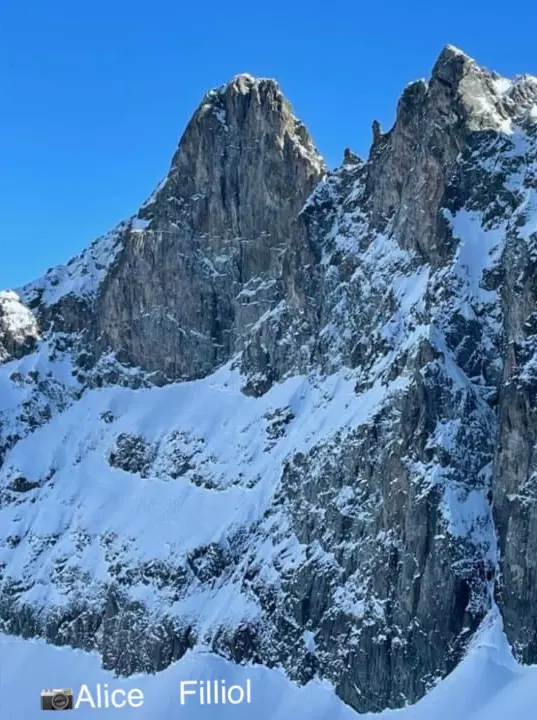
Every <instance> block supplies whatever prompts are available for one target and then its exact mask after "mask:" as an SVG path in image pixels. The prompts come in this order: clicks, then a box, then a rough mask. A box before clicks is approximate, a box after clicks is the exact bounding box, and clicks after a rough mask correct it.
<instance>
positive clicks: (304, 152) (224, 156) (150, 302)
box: [94, 75, 325, 379]
mask: <svg viewBox="0 0 537 720" xmlns="http://www.w3.org/2000/svg"><path fill="white" fill-rule="evenodd" d="M324 172H325V167H324V163H323V161H322V159H321V157H320V155H319V153H318V152H317V150H316V149H315V147H314V145H313V142H312V140H311V138H310V136H309V134H308V132H307V130H306V128H305V126H304V125H303V123H301V122H300V121H299V120H298V119H297V118H296V117H295V115H294V113H293V111H292V108H291V106H290V104H289V103H288V102H287V100H286V99H285V98H284V96H283V95H282V93H281V91H280V89H279V87H278V85H277V83H276V82H275V81H273V80H267V79H255V78H253V77H252V76H250V75H238V76H236V77H235V78H234V79H233V80H232V81H231V82H230V83H228V84H227V85H223V86H221V87H219V88H216V89H214V90H211V91H210V92H209V93H207V94H206V95H205V97H204V98H203V100H202V102H201V104H200V106H199V108H198V109H197V110H196V112H195V113H194V115H193V117H192V119H191V121H190V122H189V123H188V126H187V128H186V130H185V132H184V134H183V137H182V138H181V141H180V143H179V147H178V149H177V152H176V153H175V155H174V157H173V160H172V163H171V168H170V171H169V174H168V176H167V178H166V180H165V181H164V182H163V183H161V185H160V186H159V188H158V189H157V191H156V192H155V193H154V194H153V195H152V196H151V198H150V199H149V201H148V202H147V203H145V205H144V206H143V208H142V209H141V211H140V213H139V215H138V217H137V218H136V219H135V221H134V223H133V225H132V226H131V228H130V229H129V230H128V231H127V233H126V234H125V237H124V242H123V248H122V250H121V252H120V253H119V255H118V256H117V260H116V262H115V263H114V265H113V267H112V268H111V269H110V272H109V273H108V274H107V276H106V278H105V280H104V282H103V284H102V286H101V291H100V294H99V297H98V301H97V302H98V307H99V311H98V313H97V316H96V317H97V319H98V320H97V327H96V328H95V331H94V332H95V336H96V337H98V338H99V343H100V344H101V348H102V350H103V351H104V350H106V349H110V348H111V349H112V350H113V351H114V352H115V353H117V355H118V357H120V358H121V359H122V360H124V361H126V362H129V363H132V364H134V365H137V366H141V367H143V368H144V369H147V370H151V371H153V370H155V371H159V372H161V373H162V372H164V373H165V375H166V377H167V378H170V379H176V378H178V377H181V378H187V377H197V376H199V375H203V374H206V373H207V372H209V371H211V370H212V369H214V368H215V367H216V366H217V365H218V364H220V363H222V362H223V361H225V360H227V359H229V358H230V357H231V355H232V354H233V353H234V352H236V351H237V350H238V349H240V347H241V343H242V338H243V337H244V336H245V333H247V331H248V329H249V327H251V326H252V325H253V324H254V323H255V322H256V321H257V320H258V319H259V317H260V316H261V315H262V314H263V312H265V311H266V310H267V309H268V308H269V307H270V306H271V305H272V304H273V303H274V302H275V300H276V298H277V296H278V292H279V290H278V280H279V276H280V264H281V257H282V253H283V252H284V250H285V248H286V247H287V246H288V245H289V244H290V243H291V242H292V241H293V239H294V242H297V243H299V244H300V242H301V240H300V238H301V237H302V238H303V237H304V227H303V223H302V221H301V220H300V219H299V214H300V211H301V209H302V206H303V204H304V202H305V200H306V198H307V197H308V195H309V194H310V192H311V191H312V190H313V188H314V187H315V185H316V184H317V182H318V181H319V180H320V179H321V177H322V175H323V174H324ZM157 347H160V348H161V350H160V351H159V350H157V349H156V348H157Z"/></svg>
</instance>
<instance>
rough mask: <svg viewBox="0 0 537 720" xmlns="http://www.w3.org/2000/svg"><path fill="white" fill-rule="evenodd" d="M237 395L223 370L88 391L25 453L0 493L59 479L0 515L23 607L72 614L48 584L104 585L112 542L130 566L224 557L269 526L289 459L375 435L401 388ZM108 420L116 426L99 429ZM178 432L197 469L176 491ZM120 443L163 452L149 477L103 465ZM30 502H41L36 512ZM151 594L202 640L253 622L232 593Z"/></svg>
mask: <svg viewBox="0 0 537 720" xmlns="http://www.w3.org/2000/svg"><path fill="white" fill-rule="evenodd" d="M240 385H241V377H240V376H239V375H238V374H237V373H235V372H232V371H230V370H229V368H228V367H225V368H222V369H221V370H219V371H217V372H216V373H214V374H213V375H211V376H209V377H207V378H205V379H203V380H197V381H193V382H184V383H180V384H176V385H169V386H166V387H163V388H150V389H141V390H131V389H126V388H120V387H110V388H104V389H97V390H90V391H87V392H86V393H85V394H84V395H83V396H82V398H81V399H80V400H79V401H78V402H76V403H74V404H72V405H71V406H70V407H68V408H67V409H66V410H65V412H63V413H61V414H59V415H55V416H54V417H53V418H52V419H51V420H50V421H49V422H48V423H46V425H44V426H43V427H41V428H39V429H37V430H35V432H33V433H32V434H31V435H29V436H27V437H25V438H24V439H22V440H21V441H19V442H18V443H17V445H16V446H15V447H14V448H13V449H12V450H11V451H10V452H9V453H8V455H7V457H6V460H5V463H4V465H3V467H2V470H1V471H0V486H1V485H5V484H9V483H10V482H11V479H12V478H13V477H16V476H18V475H22V476H24V477H27V478H30V479H32V480H35V481H37V480H40V481H42V482H43V479H44V478H46V477H50V475H51V473H52V472H54V474H53V477H52V479H51V480H50V481H49V482H43V484H42V485H41V487H40V488H39V489H37V490H33V491H31V492H29V493H25V499H26V502H25V503H24V504H16V505H6V506H4V507H3V508H2V509H0V545H2V547H1V549H0V562H2V561H5V563H6V566H5V568H4V573H5V575H6V576H11V577H14V578H20V577H23V578H29V579H31V582H32V583H35V584H36V587H34V588H33V590H31V592H30V593H29V594H27V595H24V596H23V597H22V599H23V600H28V601H31V602H32V603H42V602H44V603H46V604H50V603H52V602H54V603H59V604H62V603H63V602H64V601H67V597H66V598H64V599H63V600H62V597H61V596H60V594H59V591H57V590H56V589H53V588H52V585H51V584H50V574H51V572H52V571H53V568H54V567H55V565H56V564H57V562H58V561H59V560H60V559H61V558H68V563H67V565H68V567H70V568H73V569H76V570H77V572H78V571H80V572H83V573H86V572H87V573H89V576H90V577H91V578H93V579H94V580H95V581H96V582H97V583H98V582H105V581H106V580H107V579H108V577H107V572H108V569H107V567H108V566H107V563H106V562H105V560H104V549H103V547H102V538H103V537H105V536H107V535H108V536H109V535H111V534H114V533H115V534H117V536H118V537H119V538H121V542H122V543H123V545H122V546H121V548H120V550H121V552H122V554H123V557H125V558H128V561H129V562H132V563H133V564H136V563H137V562H143V561H144V560H149V559H161V560H166V561H169V562H172V564H173V563H174V562H175V563H176V564H177V563H179V564H181V561H182V559H183V558H184V557H185V553H187V552H188V551H190V550H192V549H194V548H196V547H199V546H202V545H207V544H209V543H211V542H224V543H225V540H226V538H227V537H229V535H230V533H232V532H233V531H234V530H235V529H239V528H242V527H245V526H250V525H251V524H252V523H255V522H256V521H258V520H260V519H261V518H262V517H263V514H264V511H265V509H266V508H267V507H268V505H269V503H270V501H271V499H272V497H273V494H274V492H275V491H276V489H277V487H278V482H279V478H280V473H281V468H282V465H283V462H284V460H285V459H286V458H287V457H289V456H290V455H292V454H294V453H296V452H298V451H302V452H307V451H308V450H309V449H310V448H312V447H313V446H314V445H316V444H318V443H319V442H320V441H321V440H322V439H323V438H329V437H331V436H332V435H333V434H334V433H336V432H337V431H338V430H340V429H342V430H344V429H346V428H349V429H350V428H355V427H356V426H357V425H359V424H361V423H367V422H368V421H369V419H370V418H371V416H372V414H373V413H374V412H375V411H376V410H377V409H378V408H379V407H380V405H381V404H382V403H383V402H384V401H385V400H386V399H387V398H388V397H390V396H391V395H392V394H393V393H398V392H400V391H401V390H402V389H403V387H404V382H403V381H402V380H400V379H398V380H395V381H394V382H393V383H391V384H385V385H382V384H381V383H380V382H378V383H375V384H374V385H373V386H372V387H371V388H369V389H368V390H367V391H365V392H363V393H362V394H360V395H356V393H355V392H354V378H353V376H352V373H351V374H349V375H348V376H347V375H346V374H345V373H344V372H340V373H336V374H334V375H332V376H329V377H326V378H324V379H322V378H316V377H315V376H311V377H303V376H297V377H293V378H290V379H288V380H286V381H285V382H283V383H281V384H278V385H275V386H274V387H273V388H272V389H271V390H270V391H269V392H268V393H267V394H266V395H265V396H263V397H262V398H258V399H256V398H252V397H248V396H245V395H244V394H243V393H242V392H241V391H240ZM279 408H284V409H288V410H290V411H291V412H292V413H293V414H294V418H293V419H292V420H291V421H290V423H289V425H288V428H287V432H286V433H285V434H284V436H283V437H281V438H280V439H279V440H278V442H277V443H271V444H270V445H269V444H268V438H267V434H266V425H267V420H266V419H265V415H266V414H267V413H269V412H273V411H274V410H277V409H279ZM105 413H111V415H112V416H113V417H114V418H115V420H113V421H112V422H110V423H106V422H104V421H100V420H99V418H100V417H102V416H103V415H104V414H105ZM174 432H176V433H182V435H181V438H182V439H181V442H180V443H179V445H177V446H174V447H177V448H178V449H180V450H182V451H184V452H185V453H186V454H188V455H192V458H193V459H192V463H193V465H194V469H193V470H188V471H187V472H186V473H185V474H184V475H183V476H181V477H178V478H176V479H172V478H171V477H170V475H169V472H168V468H166V465H167V464H168V466H169V462H168V460H167V458H169V453H168V451H167V447H168V446H169V444H170V442H171V436H172V434H173V433H174ZM122 433H129V434H135V435H137V436H142V437H143V438H144V439H145V440H146V441H147V442H148V443H150V444H151V445H152V446H153V447H155V448H158V451H157V457H156V460H155V462H154V463H153V465H152V469H151V470H150V472H149V473H148V475H147V477H142V476H141V475H139V474H133V473H129V472H125V471H123V470H121V469H119V468H117V467H112V466H111V465H110V464H109V462H108V455H109V453H110V451H111V450H112V449H113V448H114V446H115V443H116V438H117V437H118V436H119V435H120V434H122ZM267 450H270V452H268V451H267ZM194 473H199V474H200V475H201V476H202V477H203V478H205V479H207V480H208V481H210V487H205V486H204V485H203V484H202V485H201V486H199V485H198V484H196V483H194V482H192V480H193V477H194ZM35 493H38V494H39V502H38V503H36V504H32V502H31V501H30V497H31V496H32V495H34V494H35ZM80 533H84V534H87V536H88V537H89V538H90V542H89V544H88V545H87V546H86V547H85V548H84V549H83V550H77V549H76V541H77V537H78V536H79V534H80ZM56 534H60V537H59V539H58V541H57V542H56V543H55V544H54V545H52V546H49V545H48V544H47V543H46V542H45V540H46V538H48V537H50V536H54V535H56ZM10 535H11V536H14V535H17V536H20V537H21V542H20V544H19V545H18V547H17V550H16V552H12V551H11V550H10V548H9V547H8V545H7V544H6V543H5V542H2V541H5V539H6V538H7V537H8V536H10ZM118 542H119V541H118ZM118 547H119V546H118ZM35 548H37V550H38V551H37V553H36V552H35ZM79 589H80V588H79ZM153 590H154V594H153V595H152V594H151V591H147V590H143V593H145V595H144V600H145V601H146V602H147V603H148V604H149V605H151V603H152V599H151V598H153V601H154V602H155V603H157V604H159V605H160V604H164V605H165V606H166V611H167V612H171V613H172V614H173V613H175V614H179V615H184V614H188V615H189V616H190V614H191V612H192V613H194V612H197V617H198V621H199V627H202V628H208V623H209V624H210V623H212V622H213V621H214V622H215V623H216V622H217V621H218V620H219V621H220V622H229V623H236V622H237V621H238V620H240V616H241V615H242V616H244V617H252V615H254V614H255V612H256V609H255V607H253V606H252V604H251V603H249V602H246V601H245V599H244V598H242V599H241V598H240V597H239V593H238V591H237V589H236V588H235V586H234V584H233V583H231V584H229V583H228V585H221V586H218V585H217V586H216V587H215V588H213V589H212V590H211V592H210V593H209V594H207V593H205V594H203V595H201V596H200V595H198V594H196V592H197V591H196V590H195V588H194V587H190V588H189V592H190V593H191V597H189V598H187V599H186V600H185V599H183V600H181V601H178V602H176V603H175V605H172V606H170V599H169V598H168V597H167V595H166V592H160V591H158V590H157V589H156V588H153ZM135 592H138V593H139V592H141V591H140V589H137V590H135Z"/></svg>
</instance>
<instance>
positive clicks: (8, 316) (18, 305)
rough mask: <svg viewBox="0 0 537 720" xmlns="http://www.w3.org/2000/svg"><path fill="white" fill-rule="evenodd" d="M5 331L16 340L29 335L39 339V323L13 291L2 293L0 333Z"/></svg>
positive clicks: (0, 299)
mask: <svg viewBox="0 0 537 720" xmlns="http://www.w3.org/2000/svg"><path fill="white" fill-rule="evenodd" d="M1 330H5V331H7V332H8V333H10V334H11V335H13V337H14V338H20V339H24V337H26V336H27V335H33V336H34V337H37V335H38V334H39V331H38V327H37V321H36V319H35V318H34V316H33V315H32V313H31V312H30V310H29V309H28V308H27V307H25V305H23V304H22V302H21V299H20V297H19V296H18V295H17V293H16V292H13V291H12V290H4V291H2V292H0V331H1Z"/></svg>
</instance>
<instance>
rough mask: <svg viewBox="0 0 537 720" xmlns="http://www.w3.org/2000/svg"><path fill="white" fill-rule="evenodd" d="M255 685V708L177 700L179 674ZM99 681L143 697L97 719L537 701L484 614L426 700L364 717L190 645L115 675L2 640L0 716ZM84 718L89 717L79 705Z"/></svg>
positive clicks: (19, 715) (30, 717)
mask: <svg viewBox="0 0 537 720" xmlns="http://www.w3.org/2000/svg"><path fill="white" fill-rule="evenodd" d="M247 679H249V680H250V684H251V704H246V703H244V704H241V705H199V704H197V702H196V698H195V697H192V698H187V702H188V704H185V705H184V706H182V705H181V704H180V695H179V688H180V682H181V680H218V681H221V680H225V681H226V685H227V687H229V686H231V685H233V684H240V685H243V686H244V685H245V684H246V680H247ZM97 683H100V684H101V686H103V685H104V683H107V684H108V688H109V690H110V691H111V690H112V689H115V688H122V689H125V690H129V689H131V688H139V689H140V690H142V692H143V694H144V702H143V705H142V706H141V707H138V708H130V707H124V708H121V712H119V710H118V709H113V708H111V709H104V708H101V709H100V714H99V717H101V714H102V716H103V717H121V718H126V719H128V718H133V720H168V718H183V717H184V718H188V720H252V718H255V719H256V720H291V719H292V720H360V718H367V719H368V720H510V719H511V718H512V719H513V720H530V719H531V720H533V717H534V708H535V706H536V704H537V666H532V667H522V666H520V665H518V664H517V663H516V662H515V660H514V659H513V657H512V655H511V652H510V649H509V646H508V643H507V640H506V638H505V635H504V634H503V632H502V629H501V619H500V618H499V617H498V616H497V614H495V613H491V616H490V617H489V618H488V619H487V620H485V622H484V624H483V627H482V630H481V632H479V633H478V634H477V636H476V637H475V638H474V641H473V642H472V645H471V648H470V651H469V653H468V655H467V657H466V658H465V659H464V660H463V661H462V662H461V663H460V665H459V666H458V667H457V668H456V669H455V670H454V671H453V673H451V675H449V676H448V677H447V678H445V679H444V680H442V681H441V682H439V683H438V684H437V685H436V686H435V687H434V688H433V689H432V690H431V691H430V692H429V694H428V695H426V696H425V697H424V698H423V699H422V700H420V701H419V702H418V703H416V704H415V705H410V706H407V707H406V708H404V709H402V710H386V711H384V712H381V713H378V714H373V713H367V714H365V715H359V714H358V713H356V712H354V711H353V710H351V708H349V707H348V706H346V705H344V704H343V702H342V701H341V700H340V699H339V698H338V697H337V696H336V695H335V693H334V690H333V688H332V686H331V685H330V684H328V683H326V682H321V681H319V680H312V681H311V682H309V683H308V684H307V685H305V686H302V687H298V686H297V685H295V684H294V683H292V682H291V681H289V680H288V678H287V677H286V675H285V674H284V673H283V672H282V671H281V670H279V669H268V668H266V667H264V666H260V665H254V666H245V665H235V664H233V663H231V662H229V661H227V660H225V659H223V658H221V657H219V656H217V655H213V654H211V653H206V652H201V651H199V650H193V651H189V652H188V653H187V654H186V655H185V656H183V658H182V659H181V660H180V661H179V662H177V663H175V664H173V665H171V666H170V667H169V668H167V669H166V670H164V671H163V672H161V673H157V674H156V675H135V676H132V677H130V678H117V677H115V676H114V675H113V674H112V673H111V672H108V671H106V670H103V669H102V668H101V666H100V658H99V656H98V655H96V654H93V653H85V652H83V651H81V650H73V649H71V648H65V647H62V648H59V647H54V646H51V645H47V643H45V642H44V641H43V640H23V639H22V638H18V637H11V636H0V716H1V717H2V718H9V719H10V720H42V717H43V716H42V714H41V710H40V693H41V690H42V689H43V688H68V687H69V688H72V689H73V691H74V694H75V698H76V696H77V695H78V692H79V689H80V687H81V685H82V684H86V685H88V687H89V689H90V691H91V692H92V693H95V688H96V685H97ZM77 713H78V714H77V715H76V717H77V720H78V719H79V718H85V717H88V718H93V717H94V715H93V714H92V713H93V710H92V708H91V707H89V706H88V705H81V706H80V707H79V708H78V710H77Z"/></svg>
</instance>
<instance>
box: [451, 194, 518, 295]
mask: <svg viewBox="0 0 537 720" xmlns="http://www.w3.org/2000/svg"><path fill="white" fill-rule="evenodd" d="M444 215H445V217H446V219H447V220H448V221H449V223H450V225H451V228H452V230H453V234H454V236H455V237H456V238H458V240H459V245H458V248H457V251H456V254H455V258H454V263H453V269H454V272H455V274H456V275H458V276H459V277H460V278H461V279H462V280H463V281H465V283H466V284H467V286H468V290H469V299H470V298H471V299H475V300H478V301H480V302H491V301H493V300H495V299H496V298H497V295H496V293H492V292H490V291H488V290H485V289H484V288H483V286H482V281H483V273H484V272H485V270H486V269H487V268H489V267H491V266H492V265H493V263H494V261H495V260H497V259H498V257H499V254H500V252H501V250H502V249H503V243H504V240H505V228H504V226H503V225H499V226H498V227H495V228H492V229H490V230H485V229H484V228H483V225H482V218H481V215H480V214H479V213H477V212H475V211H473V210H466V209H465V208H463V209H461V210H459V211H458V212H457V213H456V214H455V215H453V214H452V213H450V212H449V211H444Z"/></svg>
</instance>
